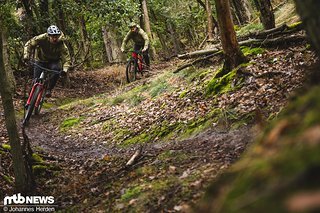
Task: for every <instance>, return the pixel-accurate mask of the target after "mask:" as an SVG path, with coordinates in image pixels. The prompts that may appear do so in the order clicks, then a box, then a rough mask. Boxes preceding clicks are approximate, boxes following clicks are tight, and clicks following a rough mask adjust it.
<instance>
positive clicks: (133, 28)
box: [121, 23, 150, 67]
mask: <svg viewBox="0 0 320 213" xmlns="http://www.w3.org/2000/svg"><path fill="white" fill-rule="evenodd" d="M129 28H130V31H129V32H128V33H127V35H126V36H125V37H124V39H123V41H122V45H121V52H124V50H125V46H126V44H127V42H128V41H129V40H130V39H132V41H133V42H134V46H133V49H134V50H135V51H138V50H142V55H143V58H144V60H145V62H146V64H147V66H148V67H149V66H150V58H149V38H148V35H147V33H146V32H145V31H144V30H143V29H141V27H140V26H139V25H138V24H136V23H130V24H129Z"/></svg>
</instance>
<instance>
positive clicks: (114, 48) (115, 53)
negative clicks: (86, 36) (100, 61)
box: [102, 25, 125, 63]
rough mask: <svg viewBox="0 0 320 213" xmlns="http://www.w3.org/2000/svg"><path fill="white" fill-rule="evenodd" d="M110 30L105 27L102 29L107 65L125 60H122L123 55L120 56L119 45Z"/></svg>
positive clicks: (110, 28)
mask: <svg viewBox="0 0 320 213" xmlns="http://www.w3.org/2000/svg"><path fill="white" fill-rule="evenodd" d="M112 29H114V28H112V27H108V26H107V25H106V26H104V27H102V35H103V41H104V46H105V50H106V55H107V61H108V62H109V63H118V62H121V61H123V60H125V59H124V58H123V54H121V51H120V48H119V47H120V46H121V44H120V42H119V41H118V40H116V38H117V36H116V33H115V32H113V31H112Z"/></svg>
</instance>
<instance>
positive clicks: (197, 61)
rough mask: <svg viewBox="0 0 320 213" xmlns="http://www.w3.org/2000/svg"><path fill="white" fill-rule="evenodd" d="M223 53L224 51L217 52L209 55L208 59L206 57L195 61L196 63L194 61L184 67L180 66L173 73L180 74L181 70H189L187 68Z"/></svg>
mask: <svg viewBox="0 0 320 213" xmlns="http://www.w3.org/2000/svg"><path fill="white" fill-rule="evenodd" d="M222 53H223V51H222V50H217V52H215V53H213V54H211V55H208V56H206V57H204V58H200V59H197V60H194V61H192V62H190V63H187V64H184V65H182V66H179V67H178V68H177V69H176V70H174V71H173V73H177V72H179V71H181V70H183V69H185V68H187V67H190V66H193V65H195V64H196V63H199V62H201V61H204V60H207V59H209V58H212V57H214V56H217V55H221V54H222Z"/></svg>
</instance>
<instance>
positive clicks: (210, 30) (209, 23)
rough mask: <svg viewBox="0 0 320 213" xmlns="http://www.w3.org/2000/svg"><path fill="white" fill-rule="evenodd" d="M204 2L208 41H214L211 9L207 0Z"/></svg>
mask: <svg viewBox="0 0 320 213" xmlns="http://www.w3.org/2000/svg"><path fill="white" fill-rule="evenodd" d="M205 1H206V11H207V27H208V40H209V41H212V40H213V39H214V24H213V17H212V8H211V3H210V1H209V0H205Z"/></svg>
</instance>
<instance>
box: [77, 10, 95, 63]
mask: <svg viewBox="0 0 320 213" xmlns="http://www.w3.org/2000/svg"><path fill="white" fill-rule="evenodd" d="M79 25H80V32H81V46H82V50H83V51H82V54H81V58H82V60H85V63H86V66H88V67H90V66H91V64H90V61H92V60H91V59H92V55H91V51H90V49H91V47H90V46H91V45H90V41H89V37H88V32H87V28H86V22H85V20H84V17H83V15H80V17H79Z"/></svg>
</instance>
